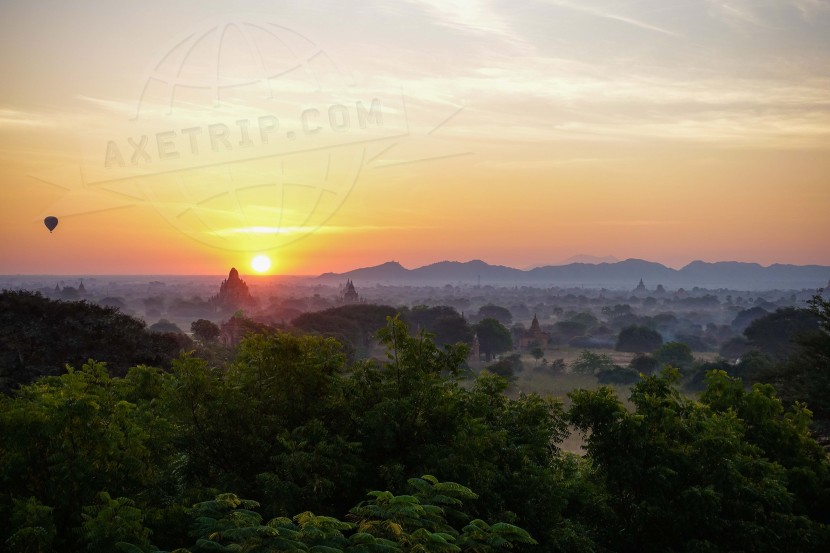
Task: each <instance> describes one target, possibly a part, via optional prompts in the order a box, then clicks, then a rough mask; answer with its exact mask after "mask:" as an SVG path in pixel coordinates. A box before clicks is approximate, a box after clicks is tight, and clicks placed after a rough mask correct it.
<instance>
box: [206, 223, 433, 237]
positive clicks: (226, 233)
mask: <svg viewBox="0 0 830 553" xmlns="http://www.w3.org/2000/svg"><path fill="white" fill-rule="evenodd" d="M412 228H425V227H411V226H381V225H352V226H336V225H322V226H313V225H312V226H299V225H298V226H282V227H268V226H253V227H233V228H224V229H218V230H213V231H210V232H209V234H211V235H214V236H221V237H231V236H246V235H247V236H250V235H289V236H290V235H297V234H309V233H311V232H314V233H320V234H352V233H362V232H377V231H389V230H400V229H412Z"/></svg>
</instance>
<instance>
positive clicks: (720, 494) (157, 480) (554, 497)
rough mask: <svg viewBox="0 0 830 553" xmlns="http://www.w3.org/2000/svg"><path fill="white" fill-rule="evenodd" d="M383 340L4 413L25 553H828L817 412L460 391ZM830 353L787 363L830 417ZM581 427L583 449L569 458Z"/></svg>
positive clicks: (307, 341) (829, 509)
mask: <svg viewBox="0 0 830 553" xmlns="http://www.w3.org/2000/svg"><path fill="white" fill-rule="evenodd" d="M24 299H25V298H24ZM46 309H47V310H48V309H63V307H61V306H57V307H56V306H47V307H46ZM827 312H828V311H827V305H826V304H820V303H816V305H815V313H816V316H818V317H819V320H825V319H822V317H823V316H825V315H826V314H827ZM119 321H120V319H117V320H115V321H114V324H118V322H119ZM126 322H127V323H128V324H132V323H130V322H129V321H126ZM494 322H495V323H496V324H499V323H498V321H494ZM130 328H133V327H130ZM502 328H503V327H502ZM505 331H506V329H505ZM113 332H115V330H113ZM142 336H143V339H150V340H152V335H151V334H148V333H144V334H142ZM508 336H509V334H508ZM374 339H375V340H377V342H378V343H379V344H380V345H381V346H382V347H384V348H385V350H386V358H385V359H382V360H376V359H366V360H361V361H350V360H349V358H348V356H347V355H346V354H345V349H344V347H343V345H342V344H341V343H340V342H338V341H337V340H335V339H333V338H331V337H324V336H298V335H296V334H291V333H284V332H273V331H272V332H268V333H265V334H253V335H251V336H248V337H247V338H245V339H244V340H243V341H242V343H241V344H240V345H239V347H238V348H237V349H236V350H235V351H234V354H233V358H232V359H231V360H230V361H229V362H227V363H223V362H215V361H211V362H208V361H207V360H205V359H202V358H200V357H198V356H196V355H194V354H192V353H191V354H184V355H181V356H179V357H178V358H177V359H176V360H175V361H174V362H173V363H172V365H171V367H170V369H169V370H165V369H163V368H156V367H152V366H148V365H141V364H138V365H136V366H133V367H132V368H130V369H129V370H127V371H118V372H111V371H110V370H109V366H108V365H107V364H105V363H103V362H99V361H93V360H86V361H84V362H83V363H80V364H78V365H76V366H75V368H71V367H70V368H69V369H65V370H64V371H63V372H62V373H61V374H60V375H59V376H48V377H43V378H40V379H38V380H36V381H34V382H32V383H30V384H27V385H23V386H21V387H20V389H19V390H17V391H16V392H14V393H13V394H11V395H2V396H0V520H3V521H5V524H4V525H2V526H0V543H2V548H3V550H8V551H11V552H23V551H43V552H47V551H55V552H61V553H62V552H70V551H72V552H74V551H83V550H86V551H92V552H99V551H100V552H109V551H118V550H120V551H128V552H131V553H138V552H144V553H150V552H154V551H156V550H157V549H158V550H166V551H173V550H174V549H176V548H186V549H182V550H180V551H182V552H184V551H191V552H193V553H196V552H200V551H261V552H266V551H267V552H270V551H287V550H299V551H309V552H311V551H313V552H315V553H335V552H338V551H352V552H359V551H366V552H368V551H378V552H380V551H389V552H395V551H402V552H410V551H412V552H415V551H418V552H422V551H439V552H461V551H470V552H491V551H492V552H496V551H503V550H506V549H509V548H513V550H527V551H546V552H547V551H550V552H554V551H559V552H565V551H568V552H586V553H587V552H593V551H621V552H628V551H632V552H633V551H645V552H649V551H654V552H658V551H660V552H663V551H678V552H680V551H713V552H716V551H724V552H726V551H782V552H783V551H805V552H810V551H825V550H827V549H828V546H830V534H829V533H828V527H827V524H828V522H830V465H828V458H827V455H826V453H825V452H824V450H823V449H822V448H821V447H820V446H819V445H818V444H817V443H816V442H815V441H814V440H813V439H812V437H811V435H810V432H809V425H810V417H811V413H810V411H809V410H808V409H807V407H806V406H805V405H804V404H802V403H800V402H799V398H798V397H795V395H793V396H791V397H789V398H788V401H787V402H782V401H780V400H779V399H777V398H776V395H775V389H774V388H773V386H771V385H763V384H756V385H755V386H754V387H753V388H752V389H747V388H746V387H745V386H744V384H743V383H742V382H741V381H740V380H738V379H735V378H731V377H729V376H728V375H727V374H726V373H724V372H719V371H717V370H716V371H712V372H709V373H708V374H707V376H706V377H705V381H704V382H703V384H702V387H703V390H702V393H701V395H700V397H699V400H695V399H691V398H688V397H685V396H683V395H682V394H681V393H680V392H679V391H678V389H677V387H676V380H677V378H678V377H679V373H677V372H675V371H673V370H667V371H666V372H663V373H661V374H660V375H658V376H646V377H644V378H642V379H640V380H639V381H638V383H637V384H635V385H634V386H633V387H632V390H631V396H630V398H629V399H630V402H629V404H630V407H629V408H627V407H626V405H625V404H623V402H622V401H620V399H618V398H617V397H616V395H615V394H614V392H613V391H612V390H611V389H609V388H605V387H601V388H599V389H596V390H581V391H576V392H574V393H573V394H572V395H571V400H572V405H571V407H570V409H569V410H567V411H566V410H565V408H564V407H563V405H562V403H561V402H559V401H558V400H554V399H551V398H546V397H541V396H539V395H536V394H515V395H514V394H511V397H512V398H511V397H508V395H507V394H506V391H507V387H508V382H507V380H506V379H504V378H501V377H499V376H497V375H494V374H491V373H489V372H487V371H484V372H482V373H481V374H480V375H478V376H477V377H475V378H474V379H471V380H469V381H461V375H462V368H463V367H464V362H465V358H466V354H467V351H466V347H465V346H463V345H458V346H456V345H450V346H443V347H442V346H440V345H438V344H436V343H435V341H434V340H433V339H432V338H431V337H430V335H429V333H427V332H424V331H423V329H422V331H421V332H415V329H414V328H413V327H412V325H411V324H409V325H407V324H406V323H405V322H404V321H403V320H401V319H399V318H397V317H390V318H388V319H386V321H385V323H384V325H383V326H382V328H381V329H380V331H379V332H378V333H377V334H376V335H375V337H374ZM826 339H827V335H826V334H819V335H815V336H813V337H812V338H811V340H817V341H805V342H803V343H802V345H801V346H799V347H801V348H803V349H802V350H799V351H801V353H800V354H799V355H804V356H805V357H803V358H801V357H798V356H794V357H792V358H790V360H789V361H788V364H785V365H783V370H790V371H793V372H791V373H785V374H787V375H795V376H797V377H798V379H803V378H804V377H805V375H809V376H810V377H811V378H812V377H815V381H814V382H812V383H811V384H810V387H804V386H801V387H796V388H792V389H789V391H788V393H792V394H797V393H805V394H808V395H809V397H810V398H811V401H812V400H815V401H817V402H821V401H822V400H823V401H824V402H825V403H823V404H821V403H819V407H820V408H826V405H827V403H826V402H827V399H826V398H827V397H828V396H827V395H825V396H824V397H823V398H822V397H821V396H820V392H821V390H822V389H823V388H822V386H825V385H826V379H824V380H822V375H824V374H825V373H826V368H827V366H828V365H827V362H826V361H827V359H828V358H830V357H828V356H827V349H826V346H827V341H826ZM821 340H825V341H821ZM508 359H509V358H508ZM789 363H792V364H789ZM822 363H823V364H822ZM726 366H729V367H731V365H729V364H728V363H726ZM55 370H56V369H55ZM620 370H622V371H628V372H627V373H625V374H629V373H631V372H635V371H632V370H631V369H620V368H619V367H616V366H612V368H610V369H609V371H610V372H614V371H616V372H619V371H620ZM807 371H811V372H807ZM600 372H602V371H600ZM615 374H616V373H615ZM635 376H636V374H635ZM825 376H826V375H825ZM637 378H639V376H637ZM813 387H814V388H813ZM571 428H572V429H576V431H578V432H579V433H580V434H581V435H582V438H583V443H584V446H585V450H584V451H585V455H584V456H580V455H575V454H570V453H566V452H564V451H562V450H561V449H560V447H561V444H562V443H563V440H564V439H565V438H566V437H567V436H568V434H569V429H571ZM431 475H432V476H431ZM381 490H385V491H381Z"/></svg>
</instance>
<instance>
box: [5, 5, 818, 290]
mask: <svg viewBox="0 0 830 553" xmlns="http://www.w3.org/2000/svg"><path fill="white" fill-rule="evenodd" d="M0 15H1V16H2V17H0V52H2V56H0V74H2V76H3V77H2V82H3V85H2V87H0V190H2V196H0V198H2V201H1V202H0V214H1V215H2V216H0V236H1V237H2V238H0V273H3V274H21V273H22V274H119V273H120V274H129V273H135V274H221V273H226V272H227V269H228V268H229V267H230V266H234V265H235V266H237V267H241V268H243V267H244V268H247V267H248V264H249V262H250V260H251V259H252V258H253V257H254V256H255V255H257V254H265V255H267V256H268V257H269V258H270V259H271V261H272V263H273V266H272V269H271V270H272V272H274V273H278V274H316V273H320V272H324V271H344V270H349V269H352V268H356V267H361V266H368V265H374V264H379V263H382V262H384V261H389V260H396V261H399V262H401V263H402V264H403V265H404V266H407V267H415V266H420V265H424V264H427V263H432V262H436V261H441V260H444V259H451V260H460V261H465V260H469V259H483V260H485V261H487V262H489V263H494V264H503V265H510V266H514V267H519V268H524V267H528V266H534V265H540V264H553V263H557V262H560V261H562V260H565V259H567V258H569V257H571V256H574V255H577V254H590V255H596V256H605V255H613V256H615V257H617V258H619V259H625V258H629V257H636V258H643V259H649V260H652V261H658V262H661V263H664V264H666V265H669V266H673V267H679V266H682V265H684V264H686V263H688V262H690V261H692V260H695V259H702V260H706V261H719V260H737V261H753V262H759V263H762V264H771V263H794V264H826V265H830V217H828V208H830V1H826V0H730V1H722V0H676V1H672V0H640V1H637V0H631V1H614V2H611V1H582V0H546V1H528V2H516V1H486V0H467V1H448V0H417V1H415V0H413V1H399V2H394V1H386V0H384V1H380V0H378V1H374V2H342V1H337V0H331V1H308V0H303V1H299V0H298V1H294V2H286V1H270V2H254V1H250V2H242V1H238V2H224V1H218V0H216V1H205V0H198V1H197V0H193V1H175V2H164V3H162V2H141V3H135V2H133V3H121V2H103V1H74V2H65V1H44V0H33V1H29V2H23V1H14V2H4V3H3V5H2V7H0ZM48 215H54V216H56V217H58V218H59V219H60V223H59V225H58V227H57V228H56V229H55V231H54V232H53V233H51V234H50V233H49V231H48V230H47V229H46V228H45V227H44V225H43V218H44V217H46V216H48ZM241 270H243V269H241ZM243 272H244V270H243Z"/></svg>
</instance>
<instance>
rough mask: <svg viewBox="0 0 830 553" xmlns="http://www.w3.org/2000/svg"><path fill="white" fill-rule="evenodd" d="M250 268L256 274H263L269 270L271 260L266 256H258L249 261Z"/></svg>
mask: <svg viewBox="0 0 830 553" xmlns="http://www.w3.org/2000/svg"><path fill="white" fill-rule="evenodd" d="M251 267H253V268H254V271H256V272H258V273H264V272H265V271H267V270H268V269H270V268H271V260H270V259H268V257H267V256H264V255H258V256H256V257H254V258H253V259H252V260H251Z"/></svg>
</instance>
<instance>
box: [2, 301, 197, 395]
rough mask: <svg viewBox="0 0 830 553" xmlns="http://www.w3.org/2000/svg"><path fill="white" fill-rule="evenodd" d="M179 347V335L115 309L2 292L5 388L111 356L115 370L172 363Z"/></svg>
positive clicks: (110, 362)
mask: <svg viewBox="0 0 830 553" xmlns="http://www.w3.org/2000/svg"><path fill="white" fill-rule="evenodd" d="M180 349H181V344H180V342H179V341H178V340H177V338H175V337H173V336H169V335H165V334H158V333H152V332H149V331H148V330H147V328H146V325H145V324H144V323H143V322H142V321H139V320H138V319H134V318H133V317H130V316H128V315H125V314H123V313H120V312H119V311H118V310H117V309H115V308H111V307H101V306H99V305H95V304H91V303H86V302H63V301H55V300H50V299H47V298H44V297H43V296H41V295H40V294H37V293H32V292H25V291H8V290H6V291H3V292H0V391H2V390H9V389H12V388H14V387H16V386H17V385H19V384H25V383H28V382H31V381H32V380H33V379H34V378H36V377H38V376H40V375H56V374H59V373H60V372H61V371H62V370H63V368H64V366H65V365H66V364H69V365H73V366H76V367H80V366H81V365H82V364H83V363H85V362H86V361H87V359H90V358H92V359H106V360H107V365H108V367H109V370H110V371H112V372H113V373H114V374H124V373H125V372H126V370H127V369H128V368H129V367H132V366H134V365H140V364H142V363H145V364H148V365H154V366H157V367H169V366H170V363H171V362H172V360H173V359H174V358H175V356H176V355H177V354H178V353H179V351H180Z"/></svg>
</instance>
